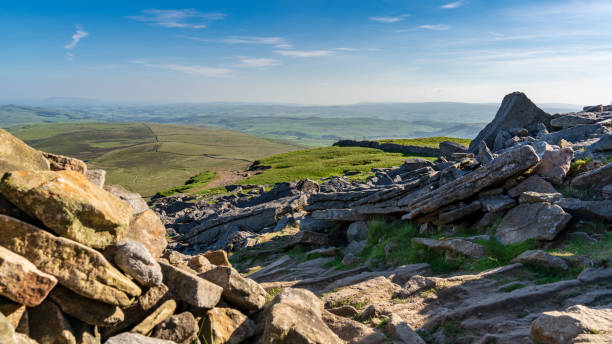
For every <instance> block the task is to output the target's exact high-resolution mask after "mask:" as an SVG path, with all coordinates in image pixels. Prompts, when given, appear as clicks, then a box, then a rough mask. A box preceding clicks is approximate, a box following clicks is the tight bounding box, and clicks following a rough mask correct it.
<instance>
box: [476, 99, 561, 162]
mask: <svg viewBox="0 0 612 344" xmlns="http://www.w3.org/2000/svg"><path fill="white" fill-rule="evenodd" d="M538 123H544V125H545V126H546V127H547V128H550V115H549V114H547V113H546V112H544V111H542V110H541V109H540V108H538V107H537V106H536V105H535V104H534V103H532V102H531V100H529V98H527V96H526V95H525V94H524V93H521V92H514V93H511V94H508V95H506V96H505V97H504V99H503V100H502V103H501V106H500V108H499V110H498V111H497V114H496V115H495V118H494V119H493V121H492V122H491V123H489V124H487V126H486V127H485V128H484V129H482V130H481V131H480V133H478V135H477V136H476V138H475V139H474V140H472V142H471V143H470V147H469V149H468V151H469V152H475V151H476V150H477V148H478V145H479V144H480V142H481V141H485V143H486V144H487V146H489V147H493V146H494V141H495V138H496V136H497V134H498V133H500V132H502V131H504V130H508V129H511V128H529V127H533V126H535V125H536V124H538Z"/></svg>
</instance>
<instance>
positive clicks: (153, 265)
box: [107, 239, 163, 287]
mask: <svg viewBox="0 0 612 344" xmlns="http://www.w3.org/2000/svg"><path fill="white" fill-rule="evenodd" d="M107 250H108V251H110V253H109V255H110V256H112V259H113V261H114V262H115V264H116V265H117V266H118V267H119V269H121V271H123V272H124V273H125V274H126V275H128V276H130V277H132V278H134V279H135V280H136V281H138V282H139V283H140V284H141V285H143V286H147V287H153V286H157V285H160V284H162V280H163V275H162V272H161V267H160V266H159V264H158V263H157V261H156V260H155V259H154V258H153V256H151V254H150V253H149V251H147V249H146V248H145V247H144V246H143V245H142V244H141V243H139V242H136V241H133V240H131V239H124V240H123V241H121V242H120V243H119V244H118V245H116V246H112V247H109V248H108V249H107Z"/></svg>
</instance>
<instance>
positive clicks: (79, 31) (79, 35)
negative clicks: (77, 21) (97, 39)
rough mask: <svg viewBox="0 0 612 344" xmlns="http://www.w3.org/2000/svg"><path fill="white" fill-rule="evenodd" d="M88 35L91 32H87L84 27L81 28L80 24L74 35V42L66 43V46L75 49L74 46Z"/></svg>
mask: <svg viewBox="0 0 612 344" xmlns="http://www.w3.org/2000/svg"><path fill="white" fill-rule="evenodd" d="M87 36H89V32H85V31H84V30H83V29H81V27H80V26H77V27H76V32H75V33H74V34H73V35H72V42H70V43H68V44H66V45H65V46H64V48H65V49H68V50H73V49H74V48H76V46H77V44H79V42H80V41H81V39H83V38H85V37H87ZM73 56H74V55H73Z"/></svg>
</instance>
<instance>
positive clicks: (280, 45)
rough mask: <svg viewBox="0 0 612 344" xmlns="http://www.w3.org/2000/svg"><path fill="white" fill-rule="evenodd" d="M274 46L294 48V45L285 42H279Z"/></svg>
mask: <svg viewBox="0 0 612 344" xmlns="http://www.w3.org/2000/svg"><path fill="white" fill-rule="evenodd" d="M274 47H275V48H277V49H289V48H293V45H291V44H288V43H283V44H277V45H275V46H274Z"/></svg>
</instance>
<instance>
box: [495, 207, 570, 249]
mask: <svg viewBox="0 0 612 344" xmlns="http://www.w3.org/2000/svg"><path fill="white" fill-rule="evenodd" d="M571 218H572V216H571V215H570V214H567V213H566V212H564V211H563V209H562V208H561V207H560V206H558V205H554V204H550V203H523V204H519V205H518V206H517V207H515V208H513V209H510V210H509V211H508V212H507V213H506V215H505V216H504V218H503V219H502V222H501V223H500V224H499V227H497V231H496V232H495V236H496V237H497V239H498V240H499V241H500V242H501V243H502V244H504V245H508V244H513V243H517V242H521V241H525V240H528V239H536V240H553V239H554V238H555V237H556V236H557V234H559V232H561V231H562V230H563V228H565V226H566V225H567V223H568V222H569V220H570V219H571ZM534 219H537V220H534Z"/></svg>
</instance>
